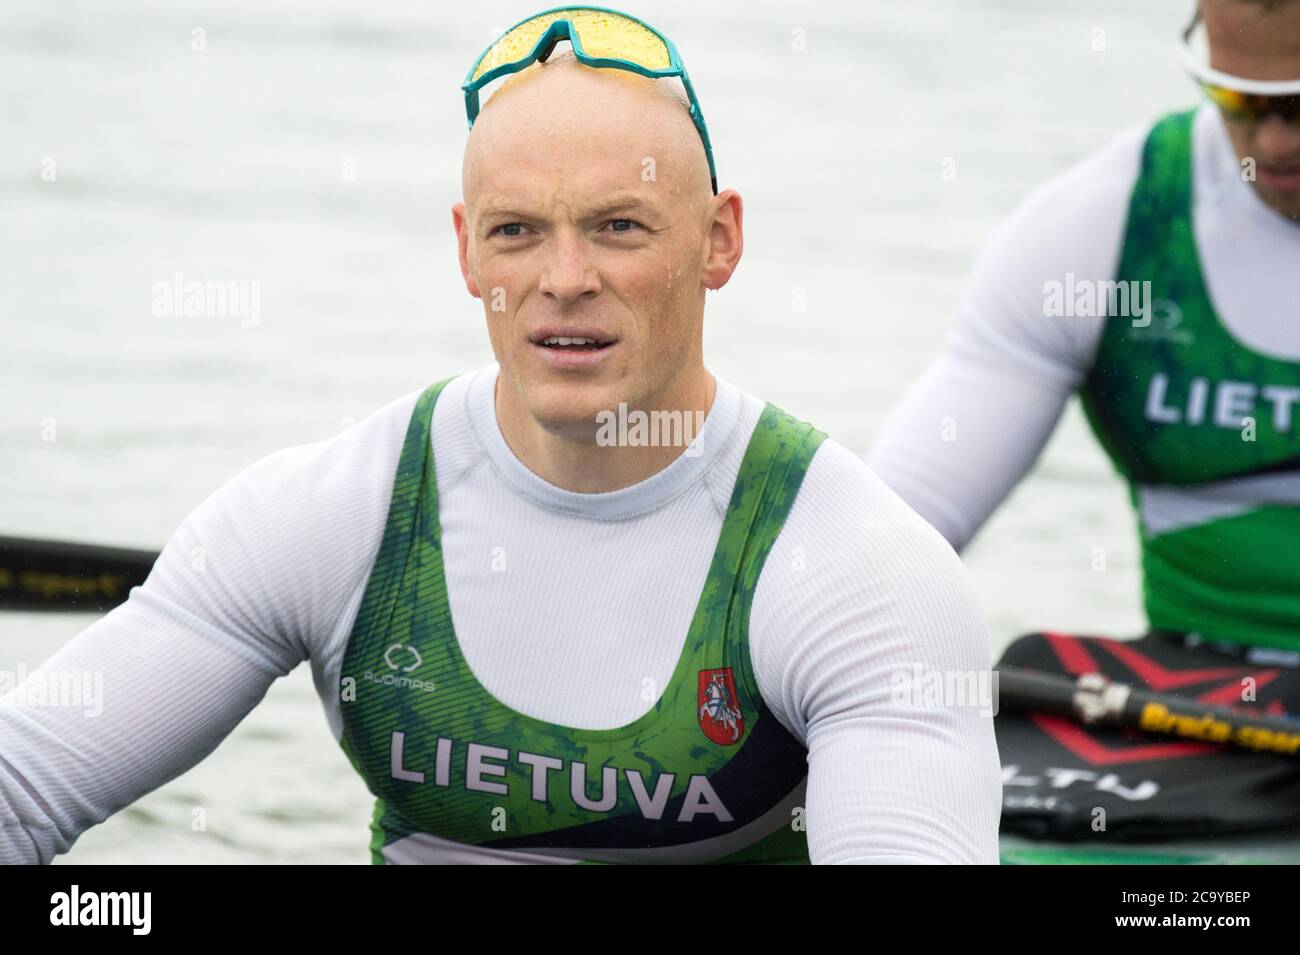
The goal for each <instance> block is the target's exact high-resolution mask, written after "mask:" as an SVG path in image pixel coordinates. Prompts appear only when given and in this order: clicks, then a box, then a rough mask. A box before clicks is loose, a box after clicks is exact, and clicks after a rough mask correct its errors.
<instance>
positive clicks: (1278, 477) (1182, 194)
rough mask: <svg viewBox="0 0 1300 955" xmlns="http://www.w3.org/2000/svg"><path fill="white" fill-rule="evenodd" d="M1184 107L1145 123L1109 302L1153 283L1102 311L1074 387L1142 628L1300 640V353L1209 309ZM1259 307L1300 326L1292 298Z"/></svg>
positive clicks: (1275, 641)
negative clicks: (1131, 552)
mask: <svg viewBox="0 0 1300 955" xmlns="http://www.w3.org/2000/svg"><path fill="white" fill-rule="evenodd" d="M1194 115H1195V114H1194V112H1186V113H1179V114H1175V115H1171V116H1167V117H1165V118H1164V119H1162V120H1160V121H1159V122H1158V123H1156V125H1155V126H1154V127H1153V128H1152V130H1151V132H1150V134H1149V135H1148V137H1147V140H1146V144H1145V147H1144V150H1143V153H1142V165H1141V171H1140V174H1139V176H1138V179H1137V183H1136V185H1135V186H1134V188H1133V193H1132V197H1131V199H1130V204H1129V210H1128V220H1127V224H1126V227H1125V233H1124V245H1123V249H1122V252H1121V256H1120V262H1119V267H1118V270H1117V274H1116V277H1115V278H1116V283H1117V286H1118V294H1117V297H1116V298H1115V299H1114V301H1115V302H1118V303H1121V304H1122V303H1123V302H1124V301H1125V296H1128V299H1129V301H1130V302H1138V301H1141V300H1142V297H1143V293H1142V291H1141V289H1142V288H1143V286H1142V285H1141V283H1150V284H1149V286H1145V288H1146V289H1147V290H1149V291H1148V293H1147V294H1146V296H1145V300H1146V304H1147V306H1148V307H1147V309H1145V314H1137V313H1136V309H1135V308H1132V307H1131V308H1130V309H1129V310H1128V312H1127V314H1120V313H1121V312H1123V311H1124V310H1123V308H1122V307H1121V308H1119V309H1116V308H1111V309H1110V310H1109V312H1108V317H1107V319H1106V324H1105V328H1104V330H1103V333H1102V337H1101V341H1100V344H1099V346H1098V350H1097V355H1096V360H1095V362H1094V364H1093V367H1092V370H1091V372H1090V373H1089V375H1088V377H1087V379H1086V380H1085V381H1084V383H1083V385H1082V388H1081V397H1082V399H1083V407H1084V411H1085V413H1086V414H1087V417H1088V421H1089V423H1090V424H1091V426H1092V428H1093V431H1094V433H1095V434H1096V435H1097V437H1098V438H1099V440H1100V441H1101V443H1102V445H1103V446H1104V448H1105V449H1106V452H1107V453H1108V454H1109V456H1110V458H1111V460H1112V462H1113V463H1114V465H1115V467H1116V468H1117V469H1118V470H1119V472H1120V474H1121V475H1122V476H1123V477H1124V478H1125V479H1126V480H1127V481H1128V483H1129V490H1130V496H1131V499H1132V502H1133V505H1134V508H1135V509H1136V511H1137V515H1138V524H1139V529H1140V534H1141V543H1142V578H1143V596H1144V602H1145V606H1146V613H1147V617H1148V620H1149V622H1150V625H1151V627H1152V628H1153V629H1156V630H1169V631H1178V632H1189V633H1197V634H1200V635H1201V636H1202V637H1204V638H1205V639H1207V640H1219V641H1228V642H1237V643H1248V644H1253V645H1259V646H1271V647H1280V648H1285V649H1289V650H1300V362H1296V361H1292V360H1287V359H1285V358H1281V357H1276V356H1272V355H1268V354H1264V353H1262V352H1260V351H1257V350H1255V349H1254V348H1252V347H1250V346H1249V345H1247V344H1246V343H1245V342H1243V341H1241V340H1240V339H1238V338H1236V337H1234V336H1233V334H1232V333H1231V332H1230V331H1229V330H1228V329H1227V328H1226V327H1225V326H1224V324H1223V322H1222V321H1221V320H1220V318H1219V315H1218V313H1217V312H1216V311H1215V308H1214V304H1213V302H1212V301H1211V299H1210V295H1209V292H1208V290H1207V288H1206V284H1205V277H1204V273H1203V271H1202V268H1201V262H1200V258H1199V254H1198V250H1197V246H1196V234H1195V229H1194V224H1193V218H1192V215H1193V211H1192V210H1193V196H1192V183H1193V181H1194V179H1193V172H1192V126H1193V118H1194ZM1297 228H1300V226H1297ZM1297 268H1300V262H1298V263H1297ZM1270 319H1271V320H1273V321H1278V322H1289V323H1291V325H1293V326H1294V328H1295V330H1296V335H1297V336H1300V303H1296V302H1288V303H1285V308H1284V310H1283V311H1282V312H1279V314H1277V315H1276V316H1270Z"/></svg>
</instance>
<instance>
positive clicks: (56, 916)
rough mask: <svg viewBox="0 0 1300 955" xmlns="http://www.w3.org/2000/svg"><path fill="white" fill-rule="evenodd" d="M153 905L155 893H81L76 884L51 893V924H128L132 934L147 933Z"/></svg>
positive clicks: (150, 922)
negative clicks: (69, 888) (68, 889)
mask: <svg viewBox="0 0 1300 955" xmlns="http://www.w3.org/2000/svg"><path fill="white" fill-rule="evenodd" d="M152 908H153V893H152V892H82V891H81V887H80V886H78V885H74V886H72V889H71V891H68V892H55V893H54V894H53V895H51V896H50V924H51V925H127V926H130V927H131V934H132V935H148V934H149V928H150V925H151V924H152V919H151V916H150V913H151V910H152Z"/></svg>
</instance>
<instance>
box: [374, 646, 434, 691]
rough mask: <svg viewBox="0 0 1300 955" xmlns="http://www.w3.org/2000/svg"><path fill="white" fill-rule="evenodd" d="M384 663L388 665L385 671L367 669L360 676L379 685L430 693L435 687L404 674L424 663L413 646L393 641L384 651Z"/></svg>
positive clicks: (426, 681) (430, 683) (425, 681)
mask: <svg viewBox="0 0 1300 955" xmlns="http://www.w3.org/2000/svg"><path fill="white" fill-rule="evenodd" d="M384 663H385V664H386V665H387V667H388V672H387V673H376V672H375V671H374V670H367V671H366V672H365V673H363V674H362V675H361V678H362V679H363V680H369V681H370V682H371V683H378V684H380V685H381V686H396V687H400V688H402V689H411V690H423V691H424V692H426V693H432V692H433V691H434V690H435V689H437V687H435V686H434V684H433V683H432V682H430V681H428V680H415V679H412V678H411V677H409V676H405V675H404V674H407V673H410V672H412V671H413V670H418V669H419V668H420V667H421V666H423V665H424V658H423V657H421V656H420V651H419V650H417V649H415V647H412V646H409V645H408V644H405V643H394V644H393V645H392V646H390V647H389V648H388V649H387V650H385V651H384Z"/></svg>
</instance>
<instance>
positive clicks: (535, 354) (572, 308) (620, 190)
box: [452, 54, 742, 438]
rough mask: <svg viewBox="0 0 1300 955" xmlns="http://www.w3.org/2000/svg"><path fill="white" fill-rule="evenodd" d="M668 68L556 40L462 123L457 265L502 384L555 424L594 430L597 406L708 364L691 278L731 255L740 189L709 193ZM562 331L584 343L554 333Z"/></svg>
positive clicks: (679, 381) (652, 391)
mask: <svg viewBox="0 0 1300 955" xmlns="http://www.w3.org/2000/svg"><path fill="white" fill-rule="evenodd" d="M673 82H674V81H672V80H667V79H660V80H653V79H649V78H646V77H642V76H638V75H635V74H632V73H629V72H627V71H623V70H616V69H599V68H593V67H588V66H586V65H584V64H581V63H579V62H577V61H576V60H574V59H573V58H572V56H571V54H570V55H567V56H566V55H564V54H557V55H555V56H552V57H551V58H550V59H549V60H548V61H547V62H546V63H540V62H539V63H535V64H533V65H532V66H530V67H528V68H526V69H525V70H522V71H521V72H519V73H517V74H514V75H513V76H511V77H510V78H509V79H508V80H507V81H506V83H505V84H504V85H502V86H501V87H500V88H499V89H498V90H497V92H496V94H495V95H494V96H492V98H491V99H489V100H488V101H487V103H486V104H485V105H484V107H483V110H482V112H481V113H480V114H479V116H478V118H477V120H476V121H475V123H474V128H473V129H472V130H471V132H470V136H469V141H468V143H467V144H466V148H465V158H464V166H463V171H462V176H463V189H464V201H463V202H461V203H457V204H456V205H455V206H453V208H452V221H453V224H454V226H455V229H456V234H457V238H458V240H459V245H460V263H461V271H462V274H463V275H464V277H465V282H466V286H467V287H468V289H469V291H470V294H472V295H474V296H476V297H478V298H481V299H482V300H483V303H484V312H485V314H486V316H487V322H488V333H489V336H490V337H491V340H492V348H493V351H494V353H495V355H496V358H497V361H498V362H499V363H500V366H501V380H500V385H499V391H502V392H504V391H506V390H509V391H510V392H512V393H513V394H511V395H508V396H503V397H506V398H507V399H508V400H509V401H510V402H512V403H513V404H514V405H515V406H516V407H519V408H522V409H523V410H524V411H525V412H526V413H527V414H528V415H529V416H531V418H532V419H533V420H534V421H536V422H537V423H538V424H540V425H541V426H542V427H543V428H545V429H546V430H547V431H550V432H552V433H554V434H563V435H567V436H571V437H574V438H584V437H590V438H594V435H595V433H596V430H597V418H596V415H597V413H598V412H599V411H602V410H613V409H616V408H617V407H618V404H619V402H626V403H627V404H628V406H629V407H632V408H637V407H641V408H646V407H664V404H663V402H670V403H671V402H672V401H673V400H676V399H679V398H680V396H681V395H682V394H685V393H688V392H689V391H690V390H691V388H693V387H694V386H695V384H696V383H697V382H698V379H702V378H704V377H706V374H707V373H705V372H704V370H703V355H702V321H703V311H704V292H705V289H718V288H721V287H722V286H723V285H724V284H726V282H727V280H728V279H729V278H730V277H731V273H732V272H733V271H734V269H735V267H736V265H737V263H738V262H739V260H740V254H741V249H742V239H741V200H740V197H739V195H737V194H736V193H735V192H734V191H730V190H728V191H725V192H723V193H722V194H720V195H718V196H714V195H713V194H712V187H711V184H710V179H709V169H708V163H707V160H706V158H705V153H704V147H703V144H702V143H701V141H700V136H699V133H698V132H697V131H696V129H695V126H694V124H693V123H692V121H691V118H690V115H689V112H688V107H687V104H686V103H685V101H684V97H682V96H681V95H680V94H679V93H677V92H676V88H675V87H674V86H673V85H672V84H673ZM573 337H583V338H588V339H594V340H595V342H596V345H595V346H592V345H573V344H570V345H564V344H556V343H555V341H556V339H564V338H573ZM548 341H550V342H551V344H546V342H548Z"/></svg>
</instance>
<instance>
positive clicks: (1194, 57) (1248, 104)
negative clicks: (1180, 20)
mask: <svg viewBox="0 0 1300 955" xmlns="http://www.w3.org/2000/svg"><path fill="white" fill-rule="evenodd" d="M1200 23H1201V12H1200V10H1199V8H1198V9H1197V11H1196V13H1195V15H1193V17H1192V22H1191V23H1189V24H1188V25H1187V29H1186V30H1185V31H1183V42H1182V46H1181V48H1180V50H1179V52H1180V53H1181V54H1182V60H1183V66H1184V67H1186V69H1187V71H1188V72H1189V73H1191V74H1192V78H1193V79H1195V80H1196V82H1197V83H1198V84H1199V85H1200V87H1201V89H1202V90H1204V91H1205V95H1206V96H1208V97H1209V99H1210V102H1212V103H1214V105H1215V106H1217V107H1219V109H1221V110H1222V111H1223V112H1224V113H1225V114H1226V115H1228V116H1231V117H1232V118H1233V119H1238V120H1243V121H1245V122H1250V123H1256V122H1259V121H1260V120H1262V119H1264V118H1265V117H1267V116H1269V115H1270V114H1273V115H1277V116H1280V117H1281V118H1282V119H1283V120H1285V121H1286V122H1288V123H1290V124H1291V125H1293V126H1297V127H1300V79H1296V80H1280V81H1279V80H1248V79H1245V78H1244V77H1240V76H1233V75H1232V74H1231V73H1224V72H1222V71H1220V70H1216V69H1214V68H1213V67H1211V66H1210V65H1209V57H1208V55H1206V51H1205V50H1202V51H1199V52H1198V51H1196V50H1195V49H1194V48H1193V42H1192V40H1193V34H1194V33H1195V32H1196V27H1197V26H1198V25H1200ZM1201 39H1204V37H1203V36H1202V37H1201ZM1203 45H1205V46H1206V49H1208V44H1203Z"/></svg>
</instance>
